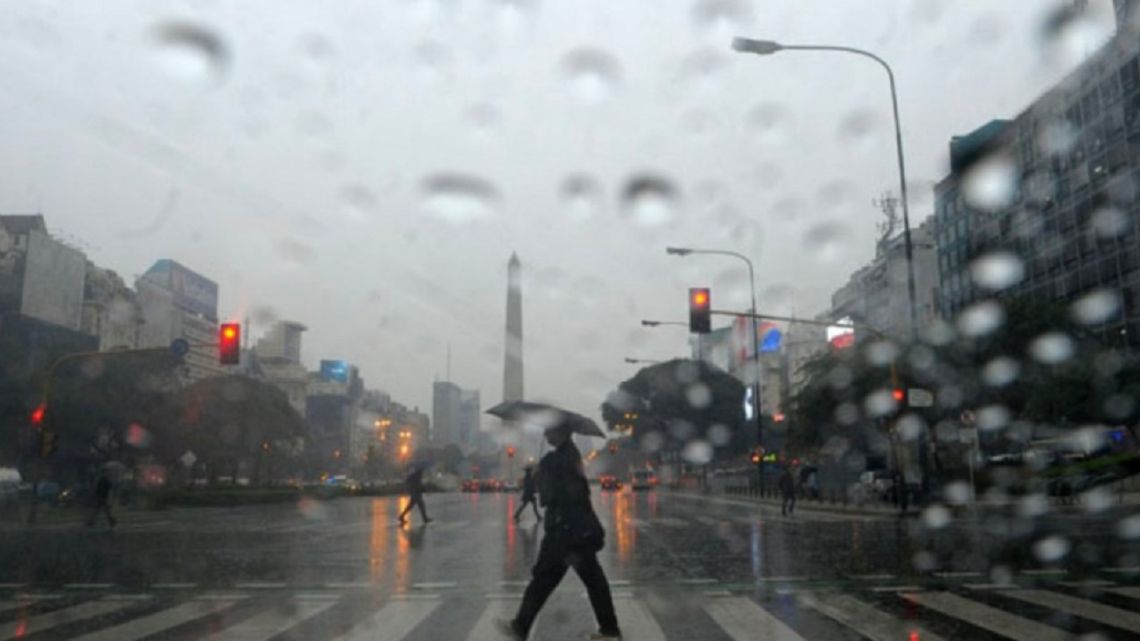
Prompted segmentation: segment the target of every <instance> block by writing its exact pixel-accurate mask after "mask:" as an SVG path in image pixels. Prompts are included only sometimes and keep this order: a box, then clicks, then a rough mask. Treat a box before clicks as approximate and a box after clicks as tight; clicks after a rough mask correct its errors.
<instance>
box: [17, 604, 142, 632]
mask: <svg viewBox="0 0 1140 641" xmlns="http://www.w3.org/2000/svg"><path fill="white" fill-rule="evenodd" d="M134 604H135V602H133V601H105V600H99V601H88V602H86V603H80V604H79V605H73V606H71V607H69V608H62V609H59V610H52V611H51V612H47V613H44V614H39V615H35V616H30V617H27V618H21V619H18V620H15V621H9V622H7V623H0V639H3V640H4V641H7V640H8V639H22V638H24V637H26V636H30V635H33V634H36V633H37V632H42V631H44V630H50V629H51V628H54V627H56V626H59V625H64V624H66V623H75V622H78V621H83V620H84V619H90V618H93V617H98V616H103V615H105V614H110V613H112V612H118V611H119V610H125V609H127V608H129V607H131V606H133V605H134Z"/></svg>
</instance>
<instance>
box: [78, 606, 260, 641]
mask: <svg viewBox="0 0 1140 641" xmlns="http://www.w3.org/2000/svg"><path fill="white" fill-rule="evenodd" d="M238 601H239V599H229V600H225V601H188V602H186V603H183V604H181V605H177V606H175V607H173V608H167V609H165V610H161V611H159V612H155V613H154V614H150V615H147V616H144V617H140V618H138V619H133V620H131V621H127V622H126V623H122V624H119V625H114V626H111V627H109V628H103V629H102V630H98V631H96V632H92V633H90V634H85V635H83V636H80V637H76V638H75V639H73V640H72V641H135V640H136V639H142V638H143V637H148V636H151V635H152V634H158V633H159V632H163V631H166V630H169V629H171V628H174V627H177V626H180V625H182V624H184V623H189V622H190V621H194V620H195V619H200V618H202V617H204V616H209V615H211V614H214V613H216V612H220V611H222V610H224V609H226V608H228V607H230V606H232V605H234V604H235V603H237V602H238Z"/></svg>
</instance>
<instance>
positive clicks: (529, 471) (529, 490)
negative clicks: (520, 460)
mask: <svg viewBox="0 0 1140 641" xmlns="http://www.w3.org/2000/svg"><path fill="white" fill-rule="evenodd" d="M534 494H535V483H534V466H531V465H528V466H526V469H524V470H523V482H522V504H521V505H519V509H517V510H515V521H516V522H517V521H518V520H519V515H520V514H522V513H523V510H525V509H526V506H527V504H528V503H529V504H530V505H531V507H533V508H534V516H535V518H537V519H538V520H539V521H541V520H542V515H541V514H539V512H538V501H536V500H535V496H534Z"/></svg>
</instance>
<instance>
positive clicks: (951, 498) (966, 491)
mask: <svg viewBox="0 0 1140 641" xmlns="http://www.w3.org/2000/svg"><path fill="white" fill-rule="evenodd" d="M943 494H944V495H945V497H946V502H947V503H950V504H951V505H965V504H966V503H967V502H968V501H969V500H970V494H971V493H970V485H969V484H968V483H966V482H965V481H951V482H949V483H947V484H946V489H945V490H943Z"/></svg>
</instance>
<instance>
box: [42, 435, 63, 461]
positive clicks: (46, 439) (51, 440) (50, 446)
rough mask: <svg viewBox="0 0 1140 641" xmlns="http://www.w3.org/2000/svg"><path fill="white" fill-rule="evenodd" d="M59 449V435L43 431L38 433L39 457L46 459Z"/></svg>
mask: <svg viewBox="0 0 1140 641" xmlns="http://www.w3.org/2000/svg"><path fill="white" fill-rule="evenodd" d="M58 449H59V434H58V433H56V432H49V431H47V430H44V431H43V432H40V457H41V458H48V457H49V456H51V455H52V454H55V453H56V451H57V450H58Z"/></svg>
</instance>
